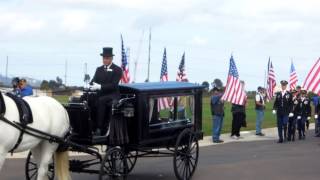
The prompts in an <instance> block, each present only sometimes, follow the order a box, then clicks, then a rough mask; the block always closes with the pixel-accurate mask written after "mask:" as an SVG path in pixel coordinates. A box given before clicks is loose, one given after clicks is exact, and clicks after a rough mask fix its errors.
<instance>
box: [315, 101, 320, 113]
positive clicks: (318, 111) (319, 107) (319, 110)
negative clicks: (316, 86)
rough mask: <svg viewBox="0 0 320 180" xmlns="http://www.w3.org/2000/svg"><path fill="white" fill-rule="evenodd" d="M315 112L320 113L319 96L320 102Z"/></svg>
mask: <svg viewBox="0 0 320 180" xmlns="http://www.w3.org/2000/svg"><path fill="white" fill-rule="evenodd" d="M315 111H316V112H315V114H318V115H320V98H319V102H318V105H317V106H316V108H315Z"/></svg>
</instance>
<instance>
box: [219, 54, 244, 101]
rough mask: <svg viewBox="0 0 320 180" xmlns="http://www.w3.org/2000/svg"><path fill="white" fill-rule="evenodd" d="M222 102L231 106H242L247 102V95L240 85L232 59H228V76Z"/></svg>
mask: <svg viewBox="0 0 320 180" xmlns="http://www.w3.org/2000/svg"><path fill="white" fill-rule="evenodd" d="M221 99H222V100H224V101H228V102H231V103H233V104H238V105H244V104H245V103H246V100H247V95H246V92H245V90H244V85H243V84H241V83H240V79H239V74H238V70H237V67H236V63H235V62H234V60H233V57H232V56H231V58H230V66H229V74H228V79H227V84H226V90H225V92H224V94H223V96H222V98H221Z"/></svg>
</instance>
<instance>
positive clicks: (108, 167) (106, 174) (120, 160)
mask: <svg viewBox="0 0 320 180" xmlns="http://www.w3.org/2000/svg"><path fill="white" fill-rule="evenodd" d="M127 174H128V165H127V161H126V156H125V154H124V152H123V151H122V150H121V149H120V148H111V149H109V150H108V151H107V152H106V155H105V157H104V159H103V161H102V163H101V168H100V174H99V180H107V179H111V180H114V179H126V177H127Z"/></svg>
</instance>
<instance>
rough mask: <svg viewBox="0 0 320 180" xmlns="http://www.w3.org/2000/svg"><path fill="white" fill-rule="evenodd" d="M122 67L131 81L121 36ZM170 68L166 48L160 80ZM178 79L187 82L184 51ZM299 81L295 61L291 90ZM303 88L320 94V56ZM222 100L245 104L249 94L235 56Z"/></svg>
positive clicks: (270, 86) (165, 103) (270, 87)
mask: <svg viewBox="0 0 320 180" xmlns="http://www.w3.org/2000/svg"><path fill="white" fill-rule="evenodd" d="M121 54H122V57H121V68H122V70H123V76H122V78H121V83H129V82H130V74H129V64H128V61H127V55H126V51H125V49H124V44H123V39H122V36H121ZM267 72H268V73H267V84H266V90H267V99H268V100H271V99H272V98H273V96H274V93H275V92H274V91H275V88H276V84H277V83H276V76H275V71H274V67H273V65H272V61H271V59H270V58H269V60H268V67H267ZM168 79H169V78H168V68H167V51H166V48H164V52H163V58H162V65H161V71H160V82H165V81H168ZM176 81H180V82H187V81H188V79H187V75H186V70H185V53H183V55H182V58H181V62H180V64H179V67H178V71H177V76H176ZM297 82H298V76H297V72H296V69H295V67H294V64H293V62H291V66H290V76H289V88H290V90H292V89H295V88H296V86H297ZM302 88H304V89H305V90H308V91H312V92H314V93H315V94H318V95H320V58H319V59H318V60H317V61H316V62H315V64H314V65H313V66H312V67H311V70H310V71H309V72H308V75H307V77H306V79H305V80H304V82H303V85H302ZM222 100H224V101H227V102H231V103H233V104H238V105H244V104H245V103H246V100H247V95H246V91H245V85H244V82H242V81H241V79H240V76H239V72H238V70H237V67H236V63H235V60H234V58H233V56H231V58H230V62H229V71H228V76H227V83H226V86H225V92H224V94H223V96H222ZM158 106H159V108H160V109H165V108H169V107H170V102H169V100H168V98H161V99H159V102H158Z"/></svg>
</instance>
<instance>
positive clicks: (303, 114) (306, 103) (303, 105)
mask: <svg viewBox="0 0 320 180" xmlns="http://www.w3.org/2000/svg"><path fill="white" fill-rule="evenodd" d="M296 116H297V124H298V131H299V139H305V137H306V135H305V126H306V125H305V123H306V121H307V120H310V117H311V105H310V99H309V98H308V97H307V91H306V90H302V91H301V98H300V99H299V101H298V105H297V107H296Z"/></svg>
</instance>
